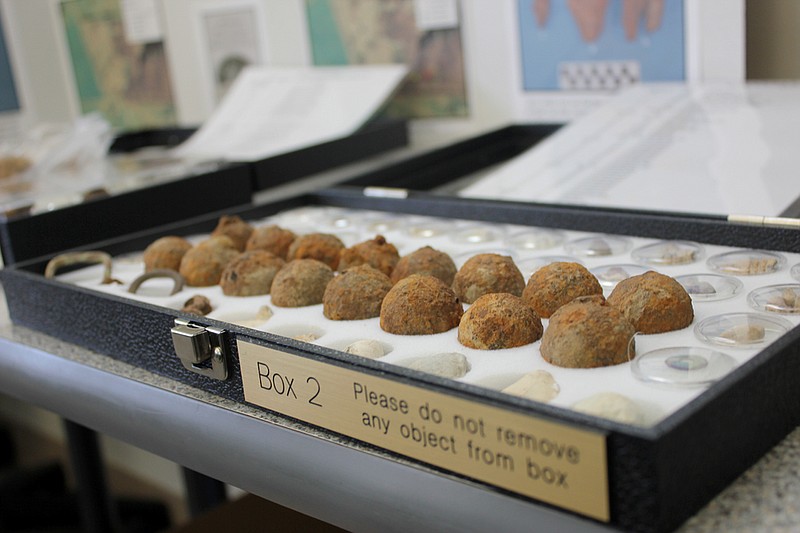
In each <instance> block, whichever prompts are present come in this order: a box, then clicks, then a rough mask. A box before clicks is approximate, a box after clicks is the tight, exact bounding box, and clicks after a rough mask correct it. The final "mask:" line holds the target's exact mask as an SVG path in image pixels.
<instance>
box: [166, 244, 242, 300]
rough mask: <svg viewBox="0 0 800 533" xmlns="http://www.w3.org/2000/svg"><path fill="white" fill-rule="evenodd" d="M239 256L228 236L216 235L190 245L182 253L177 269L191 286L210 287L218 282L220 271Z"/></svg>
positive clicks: (220, 275)
mask: <svg viewBox="0 0 800 533" xmlns="http://www.w3.org/2000/svg"><path fill="white" fill-rule="evenodd" d="M238 256H239V250H238V249H237V248H236V246H235V245H234V243H233V241H232V240H231V239H230V237H227V236H225V235H218V236H216V237H210V238H208V239H206V240H205V241H203V242H201V243H199V244H197V245H196V246H194V247H192V248H191V249H190V250H189V251H187V252H186V253H185V254H184V255H183V259H181V266H180V268H179V269H178V271H179V272H180V273H181V276H183V278H184V279H185V280H186V284H187V285H189V286H191V287H210V286H212V285H216V284H218V283H219V280H220V278H221V277H222V271H223V270H225V267H226V266H228V263H230V262H231V261H233V260H234V259H236V258H237V257H238Z"/></svg>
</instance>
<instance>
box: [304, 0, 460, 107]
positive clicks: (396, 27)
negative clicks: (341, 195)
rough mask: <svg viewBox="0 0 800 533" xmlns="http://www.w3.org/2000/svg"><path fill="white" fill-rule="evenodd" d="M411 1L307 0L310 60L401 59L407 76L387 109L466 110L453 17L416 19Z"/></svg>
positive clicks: (319, 62)
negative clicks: (422, 21)
mask: <svg viewBox="0 0 800 533" xmlns="http://www.w3.org/2000/svg"><path fill="white" fill-rule="evenodd" d="M416 1H417V2H418V1H419V0H416ZM415 7H416V6H415V0H394V1H392V2H376V1H375V0H306V9H307V15H308V24H309V35H310V38H311V51H312V55H313V60H314V64H315V65H370V64H373V65H374V64H387V63H395V64H397V63H400V64H404V65H406V66H407V67H408V69H409V74H408V77H407V78H406V82H405V83H404V84H403V85H402V86H401V87H400V89H399V90H398V92H397V93H396V94H395V95H394V96H393V98H392V99H391V101H390V102H389V104H388V106H387V109H386V111H385V113H386V115H389V116H393V117H401V118H426V117H459V116H466V115H467V91H466V82H465V76H464V57H463V48H462V43H461V32H460V28H459V27H458V23H457V21H456V22H455V23H453V24H452V25H446V26H445V25H441V24H440V25H437V24H431V23H430V22H429V21H426V23H425V24H419V23H418V22H419V21H417V15H416V14H417V13H418V10H416V9H415ZM420 26H422V27H420Z"/></svg>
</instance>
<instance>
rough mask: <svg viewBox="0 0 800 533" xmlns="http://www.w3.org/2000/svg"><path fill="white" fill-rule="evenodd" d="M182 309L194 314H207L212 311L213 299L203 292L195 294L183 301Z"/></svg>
mask: <svg viewBox="0 0 800 533" xmlns="http://www.w3.org/2000/svg"><path fill="white" fill-rule="evenodd" d="M181 311H183V312H184V313H192V314H193V315H200V316H205V315H207V314H208V313H210V312H211V311H212V307H211V301H210V300H209V299H208V298H207V297H205V296H203V295H202V294H195V295H194V296H192V297H191V298H189V299H188V300H186V301H185V302H184V303H183V308H181Z"/></svg>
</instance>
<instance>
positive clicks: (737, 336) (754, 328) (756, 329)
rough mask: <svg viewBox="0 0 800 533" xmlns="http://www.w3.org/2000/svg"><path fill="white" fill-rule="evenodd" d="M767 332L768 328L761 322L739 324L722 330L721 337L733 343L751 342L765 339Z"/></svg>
mask: <svg viewBox="0 0 800 533" xmlns="http://www.w3.org/2000/svg"><path fill="white" fill-rule="evenodd" d="M766 334H767V330H766V328H764V326H762V325H761V324H739V325H736V326H731V327H730V328H728V329H726V330H723V331H721V332H720V334H719V337H720V338H721V339H725V340H729V341H731V343H733V344H751V343H754V342H760V341H762V340H764V337H765V336H766Z"/></svg>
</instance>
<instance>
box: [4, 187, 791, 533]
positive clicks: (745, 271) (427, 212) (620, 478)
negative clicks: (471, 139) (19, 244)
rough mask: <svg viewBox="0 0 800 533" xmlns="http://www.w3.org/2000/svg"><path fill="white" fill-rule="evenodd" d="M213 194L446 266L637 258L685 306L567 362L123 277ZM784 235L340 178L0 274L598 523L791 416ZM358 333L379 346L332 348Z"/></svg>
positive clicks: (267, 299) (371, 437)
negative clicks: (618, 350) (600, 358)
mask: <svg viewBox="0 0 800 533" xmlns="http://www.w3.org/2000/svg"><path fill="white" fill-rule="evenodd" d="M223 215H238V216H240V217H241V218H242V219H244V220H246V221H249V222H250V223H252V224H253V225H256V226H258V225H266V224H278V225H281V226H286V227H290V228H293V229H294V230H295V231H296V233H298V234H301V233H313V232H323V231H327V232H329V233H334V234H337V235H339V237H340V238H341V239H342V240H343V242H344V243H346V244H347V245H348V246H352V245H354V244H356V243H358V242H362V241H364V240H367V239H370V238H371V237H373V236H374V234H376V233H381V234H382V235H384V237H385V238H386V240H387V241H388V242H395V243H397V246H398V249H399V250H400V251H401V252H402V253H403V254H404V255H405V254H408V253H410V252H412V251H414V250H415V249H417V248H419V247H424V246H431V247H433V248H435V249H441V250H446V252H447V253H448V255H450V256H451V257H452V258H453V259H454V263H455V264H456V265H457V267H459V268H460V267H462V266H463V264H464V263H465V262H466V261H467V260H468V259H469V258H470V257H472V256H473V255H476V254H478V253H492V254H498V255H505V256H509V257H512V258H514V261H515V263H516V264H517V265H519V268H520V271H521V272H523V276H524V278H525V279H528V278H529V276H530V275H531V273H532V272H533V271H534V270H535V269H536V268H537V267H538V266H540V265H541V264H544V263H548V262H550V261H554V260H558V259H563V257H564V256H567V257H569V258H570V259H571V260H573V261H575V262H578V263H581V264H583V265H585V266H586V268H587V269H589V270H590V271H591V272H592V273H593V274H594V275H595V276H596V277H597V279H598V280H599V281H600V282H601V283H602V284H603V293H604V294H605V295H606V296H608V295H609V294H610V293H611V292H613V290H614V284H615V283H617V282H619V280H620V279H621V278H624V277H625V276H635V275H637V274H638V272H639V271H642V270H648V269H652V270H656V271H659V272H662V273H665V274H667V275H669V276H670V277H673V278H675V279H677V280H679V281H681V283H682V286H684V288H686V290H687V292H688V293H690V294H691V295H692V297H693V302H692V304H693V310H694V316H693V320H692V323H691V324H690V325H689V326H688V327H684V328H681V329H680V330H679V331H674V332H669V333H659V334H651V335H641V334H637V335H636V336H635V338H634V340H635V345H636V346H635V348H629V352H628V354H629V358H628V360H627V361H625V362H622V363H620V364H615V365H612V366H609V367H604V368H589V369H574V368H561V367H559V366H558V365H554V364H550V363H548V362H547V361H545V360H544V359H543V358H542V355H541V353H540V351H541V344H542V342H543V341H541V340H537V341H533V342H529V343H526V344H524V345H521V346H517V347H510V348H505V349H500V350H481V349H475V348H471V347H468V346H466V345H464V344H463V343H462V342H461V340H459V335H460V333H459V332H460V327H453V328H451V329H449V330H447V331H443V332H440V333H433V334H423V335H403V334H396V333H391V332H389V331H386V330H384V328H383V327H382V326H381V319H379V318H377V317H375V318H370V319H362V320H352V321H347V320H331V319H329V318H326V316H325V314H324V312H323V305H321V304H318V305H311V306H307V307H302V308H285V307H282V306H276V305H275V304H274V303H273V302H271V296H259V297H226V296H224V295H223V294H222V293H221V292H220V289H219V287H216V286H214V287H207V288H202V287H185V288H184V289H183V290H181V291H180V292H178V293H177V294H175V295H169V292H170V289H171V284H172V281H169V282H168V283H167V284H166V285H165V284H162V283H161V282H160V281H156V280H153V281H154V282H155V285H154V286H152V287H150V288H149V289H148V290H144V291H143V292H140V293H139V294H136V295H131V294H130V293H129V292H128V288H129V287H130V284H131V282H132V281H133V280H134V278H136V277H138V275H139V274H141V273H142V271H143V267H142V264H141V256H140V253H141V251H142V250H144V249H145V247H146V246H147V245H148V244H150V243H151V242H153V241H154V240H155V239H156V238H158V237H160V236H164V235H182V236H185V237H187V238H189V239H191V240H192V241H193V242H198V241H199V240H201V239H205V238H206V237H207V236H208V234H209V233H210V232H211V231H212V230H213V229H214V228H215V226H216V225H217V223H218V221H219V219H220V217H221V216H223ZM798 237H800V234H798V232H797V230H796V229H793V228H791V227H769V226H764V225H755V224H737V223H731V222H729V221H727V220H726V219H724V218H721V217H710V216H698V215H685V214H680V213H655V212H634V211H629V210H617V209H587V208H583V207H579V206H564V205H540V204H531V203H515V202H504V201H487V200H476V199H463V198H457V197H453V196H449V195H438V194H431V193H422V192H412V191H409V190H405V189H391V190H387V189H374V188H362V187H338V188H333V189H329V190H325V191H321V192H318V193H314V194H308V195H302V196H298V197H294V198H291V199H288V200H284V201H280V202H275V203H269V204H266V205H260V206H242V207H240V208H238V209H226V210H222V211H219V212H216V213H210V214H208V215H207V216H206V217H205V218H203V219H195V220H191V221H187V222H186V224H183V225H174V224H173V225H170V226H168V227H163V228H159V229H157V230H152V231H149V232H139V233H137V234H134V235H121V236H119V237H118V238H115V239H110V240H107V241H105V242H102V243H91V244H87V245H85V246H83V247H81V248H82V249H84V250H102V251H103V252H105V253H108V254H110V255H111V257H113V260H112V261H113V269H112V273H111V276H112V277H116V278H119V279H120V281H122V282H123V283H122V284H121V285H100V284H99V282H100V278H102V277H103V273H102V268H100V267H99V266H90V267H83V268H78V269H77V270H73V271H70V269H66V270H65V271H63V272H61V273H58V274H57V275H56V276H55V277H53V278H50V277H45V276H44V274H45V271H46V267H47V264H48V263H49V259H50V257H47V258H40V259H37V260H33V261H28V262H24V263H21V264H18V265H15V266H13V267H10V268H6V269H5V270H4V271H3V272H2V281H3V285H4V288H5V292H6V295H7V299H8V305H9V310H10V315H11V318H12V320H13V321H14V322H15V323H17V324H20V325H24V326H27V327H30V328H32V329H35V330H38V331H42V332H45V333H48V334H50V335H53V336H55V337H58V338H60V339H64V340H66V341H68V342H71V343H75V344H78V345H80V346H84V347H87V348H89V349H91V350H95V351H98V352H100V353H103V354H107V355H109V356H112V357H114V358H118V359H121V360H122V361H125V362H127V363H130V364H133V365H135V366H139V367H142V368H146V369H148V370H151V371H153V372H156V373H159V374H163V375H166V376H169V377H171V378H174V379H176V380H179V381H181V382H183V383H186V384H189V385H192V386H194V387H197V388H200V389H204V390H207V391H210V392H213V393H214V394H217V395H219V396H220V397H222V398H225V399H227V400H232V401H234V402H245V403H249V404H251V405H254V406H257V407H259V408H262V409H265V410H268V411H270V412H272V413H276V414H278V415H279V416H281V417H285V418H286V420H291V421H292V423H293V424H297V425H298V426H299V427H300V428H306V429H305V430H304V431H307V432H308V433H309V434H312V435H314V436H315V437H316V438H321V439H332V440H335V441H336V442H339V443H344V444H345V445H347V443H353V445H356V444H357V445H358V446H360V447H363V446H367V447H370V448H373V449H375V450H376V453H379V454H381V455H383V456H385V457H386V458H387V460H393V459H392V458H393V457H394V458H396V460H398V461H403V462H410V463H411V464H414V463H417V464H420V465H424V466H425V467H426V468H431V469H433V470H434V471H436V472H439V473H440V474H441V475H442V476H447V477H454V478H456V479H462V480H463V481H464V482H465V483H471V484H472V483H478V484H480V485H484V486H486V487H487V488H489V489H491V490H493V491H496V492H497V493H498V494H501V495H503V496H504V497H507V498H513V499H519V500H521V501H524V502H528V504H529V505H536V506H540V505H544V506H548V507H552V508H554V509H559V510H562V511H563V512H567V513H574V514H577V515H579V516H582V517H585V518H586V519H588V520H591V521H596V522H597V523H598V524H610V525H611V526H612V527H616V528H619V529H623V530H636V531H668V530H671V529H673V528H675V527H677V526H678V525H679V524H680V523H681V522H682V521H683V520H685V519H686V518H688V517H689V516H691V515H692V514H693V513H695V512H696V511H697V510H698V509H699V508H700V507H701V506H703V505H704V504H705V503H706V502H708V501H709V500H710V499H711V498H712V497H713V496H714V495H715V494H717V493H718V492H719V491H720V490H721V489H722V488H724V487H725V486H726V485H727V484H728V483H730V482H731V481H732V480H733V479H734V478H735V477H736V476H738V475H739V474H740V473H741V472H743V470H744V469H745V468H747V467H748V466H749V465H751V464H752V463H754V462H755V461H756V460H757V459H758V458H759V457H761V456H762V455H763V454H764V453H765V452H766V451H767V450H768V449H770V448H771V447H772V446H774V445H775V444H776V443H777V442H778V441H779V440H780V439H781V438H782V437H783V436H785V435H786V434H787V433H788V432H789V431H791V430H792V429H793V428H795V427H796V426H797V424H798V422H800V401H798V400H799V399H800V398H798V394H797V388H796V386H795V385H794V381H795V379H794V378H795V377H796V376H797V375H798V371H800V368H798V366H800V362H798V361H800V359H798V340H799V339H798V337H799V336H800V331H798V329H797V327H796V326H797V323H798V319H797V314H796V313H797V307H796V306H794V304H793V301H794V300H793V299H792V298H791V296H792V295H794V294H796V293H797V290H798V281H797V276H798V267H797V264H798V263H800V239H799V238H798ZM665 246H666V247H665ZM676 251H677V253H676ZM676 258H678V259H676ZM742 261H744V262H742ZM608 267H615V269H613V270H612V269H610V268H608ZM162 281H163V280H162ZM776 291H777V292H776ZM195 293H201V294H204V295H206V296H207V297H208V298H209V300H210V301H211V303H212V307H213V310H212V311H211V312H210V313H208V314H207V315H205V316H198V315H197V314H194V313H193V312H186V311H181V310H180V308H181V306H182V304H183V302H184V301H185V300H186V298H187V297H188V296H191V295H193V294H195ZM776 298H777V300H776V301H773V300H775V299H776ZM789 300H792V301H791V302H790V301H789ZM265 306H266V307H268V308H269V311H270V312H269V313H264V310H263V309H262V308H264V307H265ZM468 310H469V306H466V311H468ZM270 313H271V317H269V315H270ZM420 313H422V311H421V310H420ZM412 315H413V312H412ZM465 315H466V312H465ZM97 316H103V320H97V318H96V317H97ZM728 320H730V321H731V322H726V321H728ZM542 323H543V325H544V331H545V332H547V330H548V328H549V327H550V325H551V324H550V323H548V320H547V319H544V320H542ZM720 324H722V325H720ZM366 339H369V340H372V341H377V344H378V345H379V346H380V349H381V350H382V351H383V352H384V354H383V355H382V356H379V357H377V358H374V359H373V358H369V357H365V356H360V355H354V354H352V353H348V349H349V347H351V345H352V344H354V341H357V340H366ZM676 349H677V351H676ZM667 352H668V353H667ZM441 354H445V355H447V357H445V358H443V359H442V358H439V357H438V356H440V355H441ZM448 354H449V355H448ZM453 354H459V355H461V357H457V356H453ZM645 356H647V359H645ZM661 356H664V357H662V358H661V359H659V357H661ZM670 358H672V359H670ZM426 359H427V360H428V362H425V361H424V360H426ZM665 359H669V362H666V361H665ZM431 360H434V362H433V363H430V361H431ZM443 360H446V361H445V362H442V361H443ZM653 360H655V361H656V367H655V370H654V367H652V366H649V365H650V362H651V361H653ZM442 368H444V369H445V370H442ZM537 371H545V372H547V373H549V374H550V375H551V376H552V377H553V379H554V381H555V383H556V385H555V386H552V385H550V388H551V392H552V391H555V392H556V394H555V395H554V397H552V399H550V398H542V397H538V399H535V400H534V399H529V398H525V397H520V396H517V395H516V394H514V393H513V392H512V391H509V390H508V389H507V387H508V386H509V385H511V384H512V383H513V382H515V381H517V380H518V379H519V378H520V377H522V376H524V375H526V374H531V373H536V372H537ZM556 389H557V390H556ZM604 392H613V393H618V394H621V395H623V396H625V397H626V398H628V399H629V400H632V403H633V407H632V408H631V409H628V408H627V407H625V408H623V409H617V408H616V407H615V408H612V409H611V412H612V413H613V412H617V411H620V410H621V411H624V412H625V413H627V414H628V415H631V416H630V417H628V418H622V419H620V418H609V416H612V415H610V414H609V412H608V411H606V412H605V414H597V413H596V412H595V411H591V409H590V412H586V411H585V410H584V409H582V408H579V407H578V405H579V404H580V403H581V400H583V399H585V398H588V397H591V396H595V395H596V394H599V393H604ZM626 405H627V404H626ZM765 413H769V416H765ZM626 416H627V415H626Z"/></svg>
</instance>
